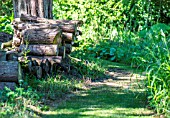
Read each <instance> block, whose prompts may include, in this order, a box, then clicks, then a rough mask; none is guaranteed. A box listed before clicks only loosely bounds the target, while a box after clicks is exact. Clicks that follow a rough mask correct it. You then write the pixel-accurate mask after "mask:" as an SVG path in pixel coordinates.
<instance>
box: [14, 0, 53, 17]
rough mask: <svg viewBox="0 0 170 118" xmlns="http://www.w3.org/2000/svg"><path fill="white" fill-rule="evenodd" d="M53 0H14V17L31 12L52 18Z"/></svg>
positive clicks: (31, 13)
mask: <svg viewBox="0 0 170 118" xmlns="http://www.w3.org/2000/svg"><path fill="white" fill-rule="evenodd" d="M52 3H53V0H13V6H14V17H15V18H19V17H21V14H29V15H33V16H38V17H43V18H44V17H45V18H50V19H51V18H52V16H53V15H52Z"/></svg>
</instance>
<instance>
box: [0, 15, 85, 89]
mask: <svg viewBox="0 0 170 118" xmlns="http://www.w3.org/2000/svg"><path fill="white" fill-rule="evenodd" d="M82 24H83V22H82V21H80V20H52V19H46V18H39V17H35V16H29V15H23V14H22V15H21V17H20V18H15V19H14V21H13V26H14V35H13V38H12V36H11V35H10V34H6V33H1V32H0V89H3V88H4V87H5V86H7V87H9V88H11V89H14V88H15V85H16V84H17V83H18V82H19V80H21V79H22V78H23V76H24V73H25V72H29V73H31V74H33V75H35V76H36V77H37V78H42V77H45V76H47V75H49V74H54V73H55V72H56V71H57V69H58V68H63V67H64V66H63V65H64V64H63V60H64V58H65V57H66V55H67V54H70V53H71V50H72V44H73V43H74V40H76V39H77V36H78V35H81V34H82V32H81V31H80V30H79V29H78V28H79V27H80V26H82ZM65 60H67V58H66V59H65ZM67 61H68V60H67ZM63 69H66V70H65V71H68V67H66V68H63Z"/></svg>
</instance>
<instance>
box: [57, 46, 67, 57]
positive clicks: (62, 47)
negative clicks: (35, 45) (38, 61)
mask: <svg viewBox="0 0 170 118" xmlns="http://www.w3.org/2000/svg"><path fill="white" fill-rule="evenodd" d="M58 55H59V56H62V58H65V55H66V48H65V46H60V47H59V54H58Z"/></svg>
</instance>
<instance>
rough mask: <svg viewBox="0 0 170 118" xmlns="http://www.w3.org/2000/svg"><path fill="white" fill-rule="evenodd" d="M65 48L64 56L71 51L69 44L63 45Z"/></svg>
mask: <svg viewBox="0 0 170 118" xmlns="http://www.w3.org/2000/svg"><path fill="white" fill-rule="evenodd" d="M65 47H66V54H70V53H71V50H72V45H71V44H65Z"/></svg>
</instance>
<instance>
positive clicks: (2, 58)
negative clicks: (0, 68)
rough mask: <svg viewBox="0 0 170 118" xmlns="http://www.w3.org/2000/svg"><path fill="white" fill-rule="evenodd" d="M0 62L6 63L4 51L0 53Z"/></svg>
mask: <svg viewBox="0 0 170 118" xmlns="http://www.w3.org/2000/svg"><path fill="white" fill-rule="evenodd" d="M0 61H6V51H0Z"/></svg>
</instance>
